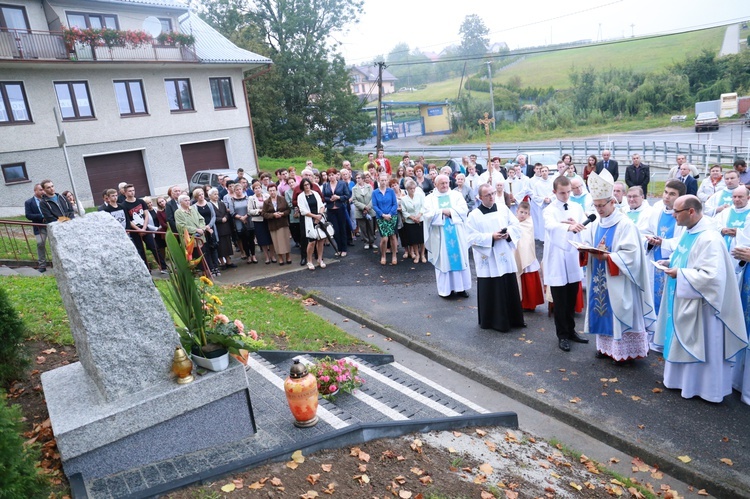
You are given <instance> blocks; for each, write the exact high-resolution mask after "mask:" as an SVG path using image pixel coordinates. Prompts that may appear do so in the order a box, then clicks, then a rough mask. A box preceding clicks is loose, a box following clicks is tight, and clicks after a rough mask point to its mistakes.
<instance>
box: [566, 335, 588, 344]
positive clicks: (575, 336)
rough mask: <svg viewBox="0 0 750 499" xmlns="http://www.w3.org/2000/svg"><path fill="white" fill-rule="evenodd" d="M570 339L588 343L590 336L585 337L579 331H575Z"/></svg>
mask: <svg viewBox="0 0 750 499" xmlns="http://www.w3.org/2000/svg"><path fill="white" fill-rule="evenodd" d="M568 339H569V340H570V341H575V342H576V343H588V342H589V340H588V338H584V337H583V336H581V335H579V334H578V333H573V334H571V335H570V338H568Z"/></svg>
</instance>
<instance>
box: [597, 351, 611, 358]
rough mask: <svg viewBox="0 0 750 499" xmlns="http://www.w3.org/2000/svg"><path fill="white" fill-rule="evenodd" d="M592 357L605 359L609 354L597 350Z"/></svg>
mask: <svg viewBox="0 0 750 499" xmlns="http://www.w3.org/2000/svg"><path fill="white" fill-rule="evenodd" d="M594 358H597V359H607V358H609V355H607V354H606V353H602V352H600V351H599V350H597V351H596V353H595V354H594Z"/></svg>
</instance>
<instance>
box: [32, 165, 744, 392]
mask: <svg viewBox="0 0 750 499" xmlns="http://www.w3.org/2000/svg"><path fill="white" fill-rule="evenodd" d="M611 156H612V155H611V153H610V151H603V152H602V158H601V160H600V159H598V158H597V157H596V156H593V155H592V156H589V157H588V158H587V159H586V164H585V166H583V168H582V169H581V171H580V173H579V172H578V170H577V168H576V166H575V164H574V162H573V158H572V156H571V155H570V154H565V155H563V156H562V157H561V159H560V161H559V162H558V163H557V171H553V172H550V169H549V167H547V166H545V165H541V164H535V165H530V164H527V163H526V157H525V156H524V155H520V156H518V157H517V158H514V159H515V161H513V162H508V163H506V164H505V165H502V164H501V163H502V161H501V159H500V158H499V157H494V158H491V160H490V161H489V163H488V165H487V167H486V168H484V167H483V166H482V165H481V164H479V163H478V162H477V160H476V156H471V157H466V158H463V161H462V162H461V164H459V165H454V166H445V167H442V168H438V167H437V166H435V165H434V164H428V163H426V162H425V161H424V158H421V157H420V158H419V159H418V160H417V161H416V162H415V161H412V160H411V159H410V157H409V155H408V154H405V155H404V156H403V157H402V160H401V162H400V163H399V164H398V165H395V166H391V163H390V161H389V160H388V159H387V158H385V156H384V154H383V152H382V150H381V151H378V153H377V154H371V155H370V156H369V157H368V161H367V162H366V163H365V164H364V165H362V167H361V168H353V167H352V165H351V163H350V162H349V161H344V162H343V163H342V166H341V168H340V169H337V168H329V169H327V170H325V171H318V170H317V169H315V167H314V165H313V163H312V162H311V161H308V162H307V164H306V166H305V168H304V169H303V170H302V171H301V172H300V175H297V174H296V170H295V168H294V167H290V168H280V169H278V170H277V171H276V172H274V175H275V179H274V177H273V176H272V175H271V174H270V173H268V172H261V173H260V174H259V175H258V178H257V179H253V178H250V177H249V176H246V175H245V172H244V171H243V170H242V169H239V170H238V171H237V176H236V177H234V178H232V177H230V176H221V177H220V178H219V185H218V186H217V187H211V186H203V187H200V188H196V189H195V190H193V192H183V191H182V187H181V186H179V185H174V186H172V187H170V188H169V190H168V192H167V195H166V196H159V197H156V198H153V199H152V198H150V197H143V198H139V197H137V196H136V192H135V188H134V187H133V185H131V184H128V183H125V182H123V183H121V184H120V185H119V186H118V188H117V189H108V190H106V191H105V192H103V193H102V198H103V203H102V204H101V205H100V206H99V207H98V209H99V210H100V211H103V212H106V213H109V214H110V215H112V216H113V217H114V218H115V219H116V220H117V221H118V222H119V223H120V224H121V225H122V226H123V228H124V229H127V230H128V234H129V236H130V238H131V240H132V241H133V243H134V245H135V246H136V249H137V250H138V253H139V255H140V256H141V258H142V259H143V261H144V262H145V263H146V265H148V260H147V258H146V251H150V252H151V254H152V255H153V259H154V261H155V262H156V264H157V265H158V266H159V269H160V271H161V272H167V267H166V264H165V258H164V256H165V255H164V250H165V240H164V233H165V232H166V231H167V229H171V231H172V232H174V233H176V234H183V233H184V232H185V231H187V233H188V234H189V235H190V236H193V237H194V238H195V239H196V241H197V242H198V244H199V245H200V247H201V251H202V253H203V255H205V261H206V264H207V271H208V272H210V273H211V274H213V275H220V274H221V272H222V271H225V270H226V269H229V268H234V267H237V263H239V262H246V263H247V264H250V265H252V264H258V263H259V261H260V260H259V258H263V261H264V263H265V264H266V265H270V264H278V265H282V266H283V265H289V264H292V245H294V246H295V247H299V253H300V261H299V264H300V265H301V266H303V267H306V268H307V269H309V270H311V271H314V270H316V269H324V268H326V262H325V261H324V251H325V245H330V246H332V248H333V250H334V252H335V255H336V256H337V257H339V258H345V257H346V256H347V251H348V249H349V247H351V246H354V245H356V244H357V242H358V241H359V243H360V244H362V248H363V249H365V250H378V252H379V257H380V264H381V265H387V264H390V265H398V264H399V256H401V259H402V260H408V261H409V262H410V263H411V262H413V263H414V264H419V263H423V264H424V263H427V262H429V263H431V264H432V266H433V267H434V271H435V279H436V285H437V290H438V294H439V295H440V296H441V297H444V298H449V297H451V296H461V297H468V296H469V291H470V290H471V289H472V276H471V271H470V268H469V265H470V261H473V262H474V266H475V271H476V276H477V285H476V288H477V291H476V293H477V305H478V306H477V309H478V316H479V318H478V321H479V326H480V327H481V328H485V329H494V330H498V331H501V332H505V331H509V330H511V329H513V328H519V327H526V322H525V320H524V311H533V310H535V309H536V308H537V307H538V306H539V305H542V304H544V303H545V302H547V303H548V307H549V309H550V311H551V313H552V314H553V315H554V323H555V330H556V334H557V341H558V346H559V348H560V350H562V351H564V352H568V351H570V350H571V348H572V343H588V342H589V338H590V337H591V335H593V338H595V341H596V356H597V358H608V359H611V360H613V361H614V362H615V363H617V364H620V365H622V364H628V363H631V362H633V361H634V360H635V359H639V358H644V357H646V356H647V355H648V354H649V352H659V353H660V354H661V355H663V357H664V360H665V361H666V362H665V372H664V384H665V386H667V387H668V388H677V389H680V390H681V391H682V395H683V396H684V397H687V398H690V397H693V396H700V397H702V398H703V399H705V400H708V401H711V402H720V401H721V400H722V399H723V397H724V396H726V395H728V394H729V393H730V392H731V390H732V387H734V388H736V389H738V390H740V391H742V393H743V397H742V399H743V401H744V402H746V403H749V404H750V369H748V370H745V369H744V365H745V350H746V347H747V344H748V341H747V340H748V338H747V330H748V324H746V320H745V317H746V316H747V317H748V319H749V320H750V275H747V273H745V272H744V269H745V262H747V261H750V224H747V227H746V224H745V220H746V217H747V214H748V213H750V206H748V199H749V198H750V190H748V187H747V186H746V184H747V183H750V172H748V171H747V166H746V164H745V162H744V161H743V160H737V161H736V162H735V164H734V168H733V169H728V170H726V171H724V170H722V168H721V166H719V165H714V166H713V167H712V168H711V170H710V175H709V176H708V177H706V178H705V179H703V180H702V181H701V182H700V184H698V181H697V178H696V177H698V171H697V169H696V168H695V167H694V166H693V165H690V164H689V163H688V162H687V161H686V158H685V156H684V155H679V156H678V157H677V165H676V166H675V167H674V168H673V169H672V170H671V171H670V173H669V179H668V180H667V182H666V184H665V188H664V190H663V192H662V193H661V200H660V201H657V202H656V203H655V204H654V205H653V206H651V205H650V204H649V203H648V201H647V200H646V195H647V193H648V184H649V181H650V178H651V176H650V173H649V167H648V166H647V165H645V164H643V163H642V162H641V159H640V156H639V155H638V154H633V156H632V164H631V165H629V166H627V167H626V169H625V176H624V178H625V180H624V182H621V181H619V180H618V178H619V165H618V163H617V161H616V160H614V159H612V157H611ZM81 213H82V209H81V207H80V204H79V203H77V202H76V200H75V199H74V198H73V196H72V194H70V193H65V194H62V195H57V194H56V193H55V190H54V184H53V183H52V181H51V180H44V181H42V182H41V183H40V184H37V185H36V186H35V187H34V197H32V198H31V199H29V200H28V201H27V202H26V215H27V218H29V220H31V221H33V222H37V223H50V222H53V221H56V220H59V219H61V218H63V217H67V218H74V217H75V216H77V215H79V214H81ZM34 230H35V234H37V243H38V249H39V270H40V271H41V272H43V271H44V270H45V268H46V262H45V261H44V251H43V249H44V240H45V238H46V230H45V228H44V227H43V226H35V229H34ZM538 244H540V245H542V246H543V252H542V259H541V261H539V259H538V258H537V252H536V248H537V245H538ZM469 249H471V253H472V256H473V258H472V259H470V258H469ZM401 251H403V254H401ZM237 255H239V258H240V259H241V260H238V259H237ZM584 289H585V291H586V293H585V296H586V298H585V299H584ZM584 310H585V319H584V325H583V333H584V334H579V332H578V331H577V329H576V323H575V320H576V313H581V312H583V311H584Z"/></svg>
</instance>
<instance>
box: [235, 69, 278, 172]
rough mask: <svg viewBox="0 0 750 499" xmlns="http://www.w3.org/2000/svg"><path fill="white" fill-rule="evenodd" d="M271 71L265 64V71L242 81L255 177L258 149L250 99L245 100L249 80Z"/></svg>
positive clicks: (258, 166) (258, 165)
mask: <svg viewBox="0 0 750 499" xmlns="http://www.w3.org/2000/svg"><path fill="white" fill-rule="evenodd" d="M269 71H271V64H266V67H265V69H262V70H260V71H258V72H256V73H253V74H251V75H250V76H248V77H247V78H243V79H242V87H243V89H244V90H245V91H244V92H243V95H244V96H245V109H246V110H247V120H248V122H249V123H250V140H251V141H252V142H253V155H254V156H255V168H256V170H257V171H256V172H255V173H256V175H257V174H258V173H260V164H259V163H258V148H257V146H256V145H255V129H254V128H253V116H252V113H251V112H250V99H248V98H247V92H248V87H247V85H248V83H250V80H253V79H255V78H257V77H259V76H263V75H264V74H266V73H268V72H269Z"/></svg>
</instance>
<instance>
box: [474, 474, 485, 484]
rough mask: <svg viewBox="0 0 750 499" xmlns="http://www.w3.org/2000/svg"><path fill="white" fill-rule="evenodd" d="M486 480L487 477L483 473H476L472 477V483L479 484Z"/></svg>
mask: <svg viewBox="0 0 750 499" xmlns="http://www.w3.org/2000/svg"><path fill="white" fill-rule="evenodd" d="M486 481H487V477H486V476H484V475H477V476H475V477H474V483H476V484H477V485H481V484H483V483H485V482H486Z"/></svg>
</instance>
